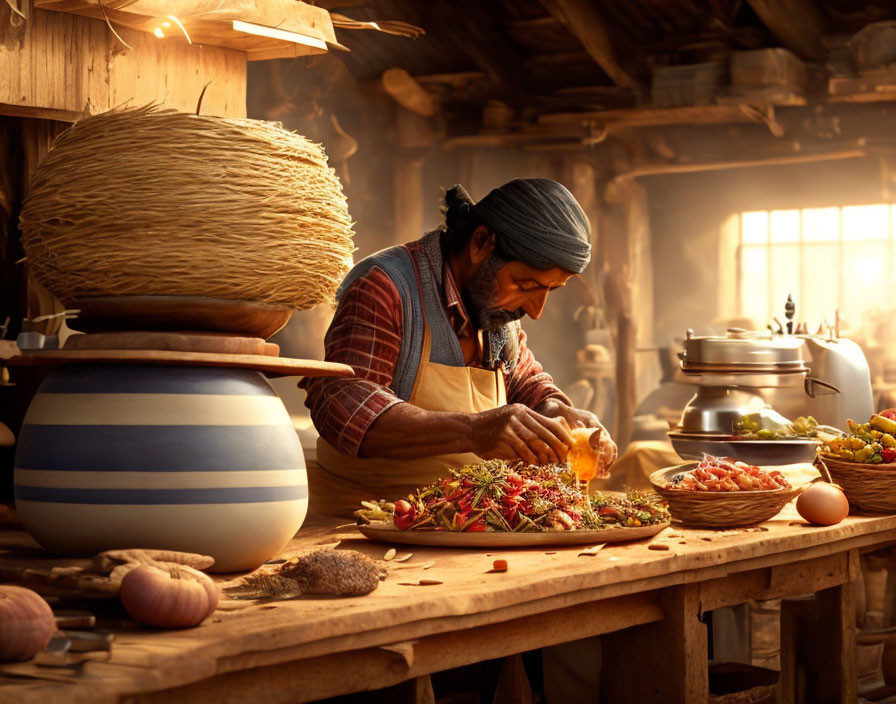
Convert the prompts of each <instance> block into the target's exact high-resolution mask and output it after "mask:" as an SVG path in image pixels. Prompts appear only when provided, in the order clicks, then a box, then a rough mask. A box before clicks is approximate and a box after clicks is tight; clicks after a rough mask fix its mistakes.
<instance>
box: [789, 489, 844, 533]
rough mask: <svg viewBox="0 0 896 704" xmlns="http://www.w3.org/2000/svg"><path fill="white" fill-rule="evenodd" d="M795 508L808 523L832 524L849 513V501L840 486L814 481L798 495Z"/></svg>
mask: <svg viewBox="0 0 896 704" xmlns="http://www.w3.org/2000/svg"><path fill="white" fill-rule="evenodd" d="M796 510H797V511H798V512H799V514H800V515H801V516H802V517H803V518H805V519H806V520H807V521H809V523H815V524H816V525H819V526H832V525H834V524H835V523H839V522H840V521H842V520H843V519H844V518H846V516H847V515H849V502H848V501H847V500H846V496H845V495H844V493H843V491H842V490H841V489H840V487H838V486H836V485H834V484H828V483H827V482H816V483H815V484H813V485H812V486H810V487H808V488H807V489H805V490H804V491H803V493H802V494H800V495H799V498H798V499H797V500H796Z"/></svg>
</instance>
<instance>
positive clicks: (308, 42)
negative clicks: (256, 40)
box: [233, 20, 327, 51]
mask: <svg viewBox="0 0 896 704" xmlns="http://www.w3.org/2000/svg"><path fill="white" fill-rule="evenodd" d="M233 28H234V29H235V30H236V31H237V32H245V33H246V34H254V35H256V36H259V37H268V38H270V39H280V40H281V41H284V42H292V43H293V44H304V45H305V46H312V47H314V48H315V49H323V50H325V51H326V49H327V45H326V43H325V42H323V41H321V40H320V39H317V38H316V37H309V36H308V35H307V34H299V33H298V32H287V31H286V30H285V29H276V28H274V27H265V26H264V25H260V24H252V23H251V22H243V21H242V20H234V21H233Z"/></svg>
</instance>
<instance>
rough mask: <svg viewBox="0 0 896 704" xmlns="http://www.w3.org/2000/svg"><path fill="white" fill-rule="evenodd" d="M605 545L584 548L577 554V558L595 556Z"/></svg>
mask: <svg viewBox="0 0 896 704" xmlns="http://www.w3.org/2000/svg"><path fill="white" fill-rule="evenodd" d="M605 544H606V543H601V544H600V545H593V546H591V547H590V548H585V549H584V550H582V552H580V553H579V556H582V555H597V553H599V552H600V551H601V550H602V549H603V547H604V545H605Z"/></svg>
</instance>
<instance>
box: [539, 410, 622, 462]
mask: <svg viewBox="0 0 896 704" xmlns="http://www.w3.org/2000/svg"><path fill="white" fill-rule="evenodd" d="M535 410H536V411H537V412H538V413H540V414H541V415H543V416H547V417H548V418H562V419H563V420H565V421H566V422H567V423H568V424H569V426H570V427H571V428H599V429H600V432H599V433H595V434H594V435H592V436H591V445H592V447H594V449H595V450H597V453H598V462H597V476H604V475H606V474H607V470H608V469H609V467H610V465H611V464H613V463H614V462H615V461H616V454H617V448H616V443H615V442H613V438H611V437H610V433H609V432H607V429H606V428H605V427H604V426H603V425H602V424H601V422H600V421H599V420H598V419H597V416H596V415H594V414H593V413H592V412H591V411H585V410H583V409H581V408H573V407H572V406H568V405H566V404H565V403H563V401H560V400H559V399H556V398H549V399H547V400H546V401H542V402H541V403H540V404H539V405H538V406H536V407H535Z"/></svg>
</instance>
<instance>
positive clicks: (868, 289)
mask: <svg viewBox="0 0 896 704" xmlns="http://www.w3.org/2000/svg"><path fill="white" fill-rule="evenodd" d="M739 226H740V238H739V247H738V272H737V285H738V296H737V300H738V312H739V314H740V315H742V316H746V317H750V318H752V319H754V320H755V321H756V322H757V323H759V324H760V325H765V324H766V323H768V322H769V321H771V320H772V319H773V318H775V317H777V318H778V319H779V320H782V321H783V312H784V303H785V301H786V300H787V296H788V294H792V295H793V298H794V300H795V301H796V303H797V315H796V317H797V320H799V321H805V322H806V323H807V324H808V325H809V329H810V331H811V332H814V331H815V329H816V328H817V327H818V325H819V324H820V323H822V321H824V320H827V321H829V322H831V323H833V320H834V314H835V311H836V310H839V311H840V314H841V316H842V317H843V318H845V319H846V320H847V321H848V322H849V323H851V324H861V319H862V316H863V314H864V313H865V312H866V311H868V310H871V309H874V308H885V307H892V306H893V305H894V301H896V205H888V204H886V203H879V204H875V205H851V206H844V207H841V208H837V207H832V208H804V209H801V210H760V211H751V212H745V213H741V214H740V222H739Z"/></svg>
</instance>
